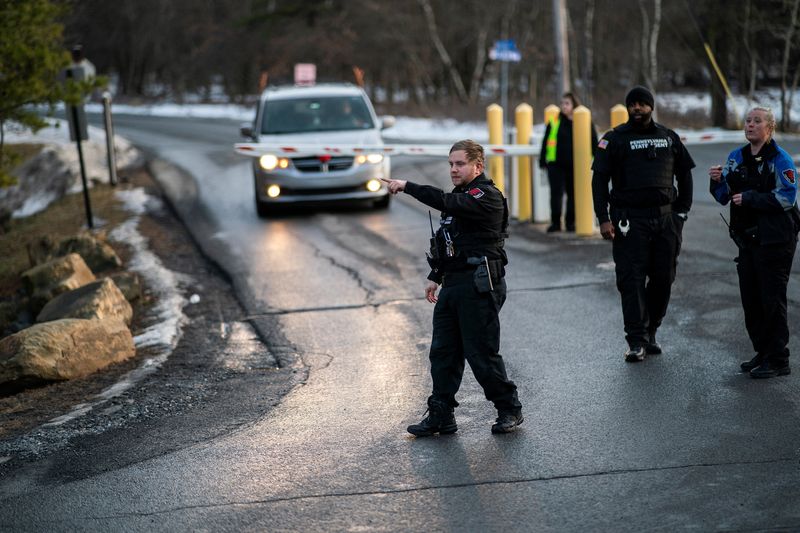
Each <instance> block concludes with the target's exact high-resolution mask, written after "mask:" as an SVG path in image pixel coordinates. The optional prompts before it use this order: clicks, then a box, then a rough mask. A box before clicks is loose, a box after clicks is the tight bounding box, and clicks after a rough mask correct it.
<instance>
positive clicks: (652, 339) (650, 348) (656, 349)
mask: <svg viewBox="0 0 800 533" xmlns="http://www.w3.org/2000/svg"><path fill="white" fill-rule="evenodd" d="M644 351H645V352H646V353H647V355H658V354H660V353H661V345H660V344H658V342H656V332H655V331H653V332H652V333H650V334H649V339H648V341H647V344H645V346H644Z"/></svg>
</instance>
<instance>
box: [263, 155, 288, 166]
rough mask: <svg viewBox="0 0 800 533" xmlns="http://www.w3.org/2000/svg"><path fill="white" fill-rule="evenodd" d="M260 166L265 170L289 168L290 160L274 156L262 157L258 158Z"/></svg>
mask: <svg viewBox="0 0 800 533" xmlns="http://www.w3.org/2000/svg"><path fill="white" fill-rule="evenodd" d="M258 164H259V165H261V168H263V169H264V170H273V169H275V168H287V167H288V166H289V160H288V159H286V158H285V157H278V156H275V155H272V154H267V155H262V156H261V157H259V158H258Z"/></svg>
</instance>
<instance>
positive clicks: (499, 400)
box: [429, 272, 522, 413]
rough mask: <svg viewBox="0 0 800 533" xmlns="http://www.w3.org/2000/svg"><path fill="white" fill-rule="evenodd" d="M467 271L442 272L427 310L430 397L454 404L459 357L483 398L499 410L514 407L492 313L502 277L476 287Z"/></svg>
mask: <svg viewBox="0 0 800 533" xmlns="http://www.w3.org/2000/svg"><path fill="white" fill-rule="evenodd" d="M472 275H473V273H472V272H458V273H454V274H446V275H445V278H444V280H443V283H442V288H441V290H440V292H439V300H438V301H437V302H436V307H434V310H433V340H432V341H431V350H430V361H431V377H432V378H433V393H432V394H431V396H430V399H429V404H430V401H431V400H439V401H442V402H445V403H446V404H447V405H450V406H452V407H456V406H458V402H457V401H456V393H457V392H458V389H459V387H460V386H461V378H462V376H463V375H464V361H465V360H466V361H467V362H468V363H469V366H470V368H471V369H472V373H473V374H474V375H475V379H477V381H478V383H480V385H481V387H483V392H484V394H485V395H486V399H487V400H489V401H491V402H492V403H494V405H495V407H496V408H497V410H498V411H500V412H512V413H514V412H517V411H519V410H520V409H521V408H522V404H521V403H520V402H519V399H518V398H517V386H516V385H514V382H513V381H511V380H510V379H508V376H507V375H506V367H505V364H504V363H503V358H502V356H501V355H500V354H499V353H498V351H499V349H500V319H499V316H498V313H499V312H500V308H501V307H502V306H503V303H504V302H505V300H506V283H505V280H504V279H502V278H501V279H499V280H497V281H495V284H494V291H492V292H490V293H478V291H477V290H476V289H475V286H474V285H473V281H472Z"/></svg>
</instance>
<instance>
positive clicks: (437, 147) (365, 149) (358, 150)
mask: <svg viewBox="0 0 800 533" xmlns="http://www.w3.org/2000/svg"><path fill="white" fill-rule="evenodd" d="M451 146H452V145H450V144H385V145H355V144H330V145H322V144H263V143H237V144H235V145H234V150H235V151H236V153H237V154H240V155H245V156H249V157H261V156H262V155H267V154H272V155H276V156H286V157H308V156H315V155H323V154H329V155H360V154H385V155H430V156H444V157H447V155H448V154H449V153H450V148H451ZM484 153H485V154H486V156H499V157H509V156H518V155H537V154H538V153H539V147H538V146H534V145H528V144H504V145H488V146H485V147H484Z"/></svg>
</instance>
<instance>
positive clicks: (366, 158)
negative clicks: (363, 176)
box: [356, 154, 383, 165]
mask: <svg viewBox="0 0 800 533" xmlns="http://www.w3.org/2000/svg"><path fill="white" fill-rule="evenodd" d="M381 161H383V154H360V155H358V156H356V163H358V164H359V165H363V164H364V163H372V164H373V165H374V164H377V163H380V162H381Z"/></svg>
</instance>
